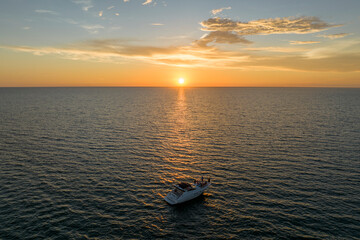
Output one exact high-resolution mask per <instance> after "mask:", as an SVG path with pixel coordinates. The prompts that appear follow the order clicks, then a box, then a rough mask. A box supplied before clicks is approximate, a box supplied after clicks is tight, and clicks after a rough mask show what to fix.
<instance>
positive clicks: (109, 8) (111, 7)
mask: <svg viewBox="0 0 360 240" xmlns="http://www.w3.org/2000/svg"><path fill="white" fill-rule="evenodd" d="M114 7H115V6H110V7H108V8H107V9H108V10H111V9H113V8H114Z"/></svg>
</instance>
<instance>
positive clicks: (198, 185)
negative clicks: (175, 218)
mask: <svg viewBox="0 0 360 240" xmlns="http://www.w3.org/2000/svg"><path fill="white" fill-rule="evenodd" d="M210 185H211V183H210V178H209V179H208V181H204V180H203V178H202V179H201V181H194V183H193V184H190V183H184V182H183V183H179V184H176V185H174V187H175V188H174V190H172V191H171V192H170V193H168V195H166V197H165V198H164V199H165V201H166V202H167V203H169V204H170V205H175V204H180V203H184V202H187V201H189V200H192V199H194V198H197V197H199V196H200V195H201V194H203V193H204V191H205V190H206V189H208V188H209V187H210Z"/></svg>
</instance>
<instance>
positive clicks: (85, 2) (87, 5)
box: [72, 0, 94, 12]
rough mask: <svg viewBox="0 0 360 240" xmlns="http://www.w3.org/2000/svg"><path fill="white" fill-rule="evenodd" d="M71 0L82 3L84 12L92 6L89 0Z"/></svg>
mask: <svg viewBox="0 0 360 240" xmlns="http://www.w3.org/2000/svg"><path fill="white" fill-rule="evenodd" d="M72 1H73V3H76V4H79V5H82V10H84V11H85V12H87V11H89V9H90V8H93V7H94V5H93V4H92V1H91V0H72Z"/></svg>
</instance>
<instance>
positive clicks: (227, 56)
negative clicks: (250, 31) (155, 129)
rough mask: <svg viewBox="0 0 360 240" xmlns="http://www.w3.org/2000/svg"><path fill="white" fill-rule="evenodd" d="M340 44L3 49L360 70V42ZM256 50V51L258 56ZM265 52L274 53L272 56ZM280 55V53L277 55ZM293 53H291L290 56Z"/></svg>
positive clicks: (116, 43) (102, 58) (183, 63)
mask: <svg viewBox="0 0 360 240" xmlns="http://www.w3.org/2000/svg"><path fill="white" fill-rule="evenodd" d="M336 43H337V45H329V46H327V47H320V48H315V49H312V50H309V49H302V51H295V50H294V51H291V49H276V48H274V49H271V48H269V49H266V48H265V49H261V48H258V49H256V48H254V49H243V50H242V51H241V52H238V51H224V50H220V49H218V48H216V47H207V48H201V47H198V46H196V45H193V46H168V47H153V46H139V45H133V44H132V41H130V40H126V39H125V40H124V39H123V40H121V39H105V40H91V41H86V42H81V43H77V44H72V45H70V46H65V47H62V48H54V47H43V48H37V47H28V46H2V48H7V49H12V50H15V51H22V52H29V53H32V54H35V55H48V54H51V55H58V56H61V57H62V58H66V59H72V60H84V61H99V62H112V63H114V62H116V63H124V62H129V61H143V62H147V63H151V64H161V65H168V66H176V67H189V68H194V67H202V68H208V67H211V68H219V69H225V68H232V69H243V70H246V69H261V70H264V69H269V70H287V71H288V70H297V71H327V72H352V71H360V65H359V64H358V62H360V40H359V41H351V42H350V41H349V42H343V43H340V42H336ZM254 50H256V52H255V53H254ZM264 51H273V52H275V53H274V54H268V53H266V52H264ZM276 52H279V54H276ZM289 53H291V54H289Z"/></svg>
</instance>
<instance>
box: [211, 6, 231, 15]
mask: <svg viewBox="0 0 360 240" xmlns="http://www.w3.org/2000/svg"><path fill="white" fill-rule="evenodd" d="M230 9H231V7H223V8H219V9H213V10H211V13H212V14H214V15H216V14H218V13H221V12H222V11H224V10H230Z"/></svg>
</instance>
